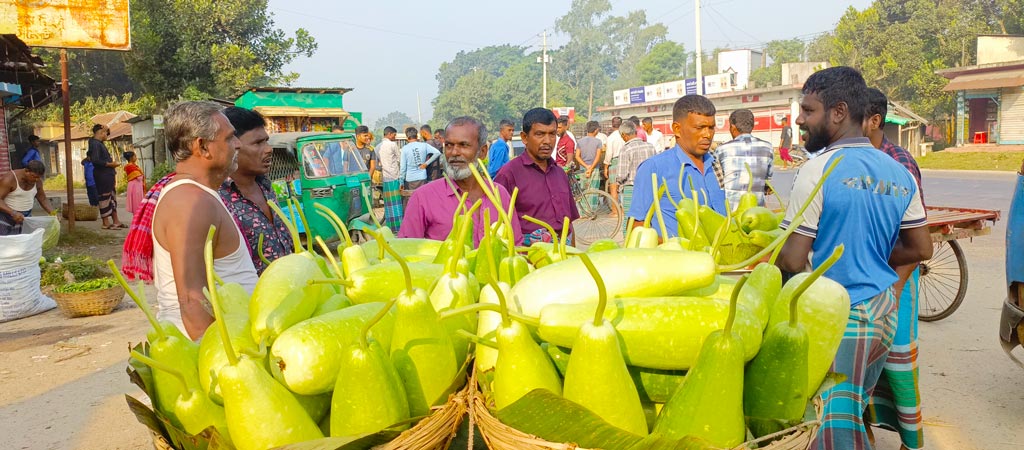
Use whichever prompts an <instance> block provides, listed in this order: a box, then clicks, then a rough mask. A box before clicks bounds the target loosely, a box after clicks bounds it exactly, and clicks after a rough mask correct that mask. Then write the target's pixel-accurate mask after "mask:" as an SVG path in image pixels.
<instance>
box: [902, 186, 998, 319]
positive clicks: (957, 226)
mask: <svg viewBox="0 0 1024 450" xmlns="http://www.w3.org/2000/svg"><path fill="white" fill-rule="evenodd" d="M925 210H926V211H927V212H928V231H929V232H930V233H931V236H932V243H933V244H934V245H935V251H934V253H933V254H932V259H929V260H928V261H923V262H921V264H920V269H921V277H920V286H919V289H920V290H919V292H920V298H919V305H920V307H919V310H918V314H917V316H918V318H920V319H921V320H923V321H926V322H933V321H936V320H940V319H944V318H946V317H949V315H950V314H953V312H954V311H956V309H957V308H958V307H960V303H962V302H963V301H964V296H966V295H967V257H966V256H965V255H964V251H963V249H961V248H960V244H959V243H958V242H957V240H958V239H965V238H974V237H975V236H985V235H988V234H991V233H992V228H991V226H992V225H993V224H995V222H996V221H997V220H999V213H1000V212H999V211H998V210H987V209H969V208H950V207H944V206H928V207H926V208H925ZM989 222H991V223H989Z"/></svg>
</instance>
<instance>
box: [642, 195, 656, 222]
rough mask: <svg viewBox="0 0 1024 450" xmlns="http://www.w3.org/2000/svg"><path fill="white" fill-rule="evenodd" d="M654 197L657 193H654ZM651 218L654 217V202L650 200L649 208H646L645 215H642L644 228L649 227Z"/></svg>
mask: <svg viewBox="0 0 1024 450" xmlns="http://www.w3.org/2000/svg"><path fill="white" fill-rule="evenodd" d="M655 197H657V194H655ZM653 219H654V203H653V202H652V203H651V206H650V207H649V208H647V215H645V216H644V228H650V227H651V220H653Z"/></svg>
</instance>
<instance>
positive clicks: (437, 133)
mask: <svg viewBox="0 0 1024 450" xmlns="http://www.w3.org/2000/svg"><path fill="white" fill-rule="evenodd" d="M434 137H435V138H436V137H444V128H438V129H436V130H434Z"/></svg>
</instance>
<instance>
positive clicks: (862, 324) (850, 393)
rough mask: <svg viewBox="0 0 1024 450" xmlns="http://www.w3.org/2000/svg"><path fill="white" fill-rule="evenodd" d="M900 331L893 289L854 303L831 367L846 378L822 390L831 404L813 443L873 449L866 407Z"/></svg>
mask: <svg viewBox="0 0 1024 450" xmlns="http://www.w3.org/2000/svg"><path fill="white" fill-rule="evenodd" d="M895 334H896V299H895V297H893V294H892V290H891V289H886V290H885V292H882V293H881V294H878V295H877V296H875V297H873V298H871V299H870V300H868V301H865V302H862V303H860V304H858V305H857V306H854V307H852V308H850V316H849V320H848V321H847V324H846V331H844V332H843V340H842V342H841V343H840V344H839V351H838V352H836V359H835V361H834V362H833V363H832V367H831V369H830V370H831V371H832V372H837V373H841V374H843V375H846V381H844V382H842V383H839V384H838V385H836V386H835V387H833V388H832V389H829V390H827V391H825V393H823V394H822V397H823V398H824V400H825V409H824V414H823V416H822V420H821V429H820V430H819V431H818V435H817V437H816V438H815V440H814V443H813V444H812V445H811V448H814V449H821V450H825V449H832V450H840V449H841V450H862V449H868V448H871V446H870V444H869V443H868V435H867V429H866V428H865V427H864V410H865V409H866V408H867V407H868V400H869V398H870V397H871V393H872V391H874V388H875V383H877V382H878V377H879V375H880V374H881V373H882V366H883V365H884V364H885V359H886V357H887V356H888V355H889V348H890V347H891V346H892V340H893V336H894V335H895Z"/></svg>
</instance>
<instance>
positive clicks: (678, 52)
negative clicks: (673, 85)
mask: <svg viewBox="0 0 1024 450" xmlns="http://www.w3.org/2000/svg"><path fill="white" fill-rule="evenodd" d="M685 64H686V49H685V48H684V47H683V44H679V43H676V42H672V41H665V42H662V43H659V44H657V45H655V46H654V47H653V48H652V49H651V52H650V53H648V54H647V55H645V56H644V57H643V58H641V59H640V62H638V63H637V64H636V75H637V78H638V81H639V85H648V84H657V83H664V82H667V81H672V80H678V79H679V78H680V77H681V76H682V71H683V66H684V65H685Z"/></svg>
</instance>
